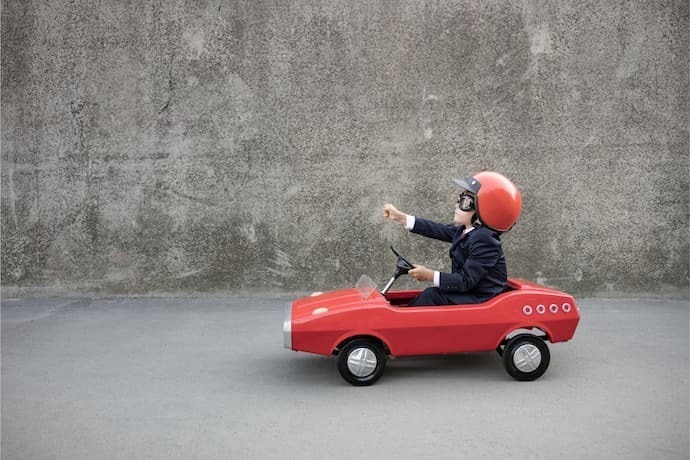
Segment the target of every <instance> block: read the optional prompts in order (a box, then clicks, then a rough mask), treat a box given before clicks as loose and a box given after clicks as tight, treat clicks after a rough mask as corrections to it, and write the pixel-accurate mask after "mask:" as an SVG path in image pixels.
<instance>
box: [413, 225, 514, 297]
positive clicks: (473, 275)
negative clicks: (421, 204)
mask: <svg viewBox="0 0 690 460" xmlns="http://www.w3.org/2000/svg"><path fill="white" fill-rule="evenodd" d="M463 230H465V227H464V226H463V225H461V226H455V225H445V224H439V223H437V222H433V221H430V220H428V219H423V218H420V217H415V224H414V227H413V228H412V230H411V231H412V232H413V233H417V234H419V235H423V236H426V237H429V238H434V239H437V240H441V241H446V242H449V243H451V246H450V251H449V255H450V259H451V271H450V272H441V277H440V286H439V289H440V291H441V292H442V293H443V294H444V295H445V296H446V297H447V298H448V299H449V300H450V301H451V302H453V303H457V304H460V303H479V302H484V301H485V300H487V299H490V298H491V297H493V296H495V295H497V294H500V293H501V292H503V291H504V290H505V288H506V285H507V283H508V270H507V268H506V260H505V256H504V255H503V247H502V246H501V240H500V239H499V235H498V233H496V232H494V231H493V230H490V229H488V228H486V227H479V228H477V229H475V230H472V231H471V232H469V233H467V234H465V235H463V234H462V232H463Z"/></svg>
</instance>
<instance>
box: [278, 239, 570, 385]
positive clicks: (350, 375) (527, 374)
mask: <svg viewBox="0 0 690 460" xmlns="http://www.w3.org/2000/svg"><path fill="white" fill-rule="evenodd" d="M391 249H393V248H391ZM393 252H395V254H396V255H397V256H398V262H397V265H396V271H395V273H394V275H393V277H392V278H391V280H390V281H389V282H388V284H387V285H386V287H385V288H384V289H383V290H382V291H381V292H378V291H376V286H375V284H374V283H373V281H371V279H369V278H368V277H366V276H362V278H360V280H359V282H358V283H357V285H356V286H355V287H354V288H351V289H342V290H337V291H332V292H327V293H317V294H313V295H312V296H310V297H304V298H301V299H297V300H295V301H294V302H291V303H289V304H288V305H286V307H285V318H284V322H283V337H284V344H285V347H286V348H288V349H292V350H295V351H305V352H309V353H317V354H321V355H336V356H337V357H338V370H339V372H340V374H341V375H342V377H343V378H344V379H345V380H346V381H348V382H349V383H351V384H352V385H357V386H362V385H371V384H373V383H374V382H376V381H377V380H378V379H379V378H380V377H381V375H382V374H383V371H384V369H385V367H386V360H387V357H388V356H394V357H399V356H414V355H434V354H452V353H464V352H478V351H493V350H496V351H498V353H499V354H500V355H501V356H502V359H503V365H504V366H505V369H506V371H507V372H508V374H510V376H512V377H513V378H515V379H516V380H523V381H527V380H535V379H537V378H539V377H540V376H541V375H542V374H543V373H544V372H545V371H546V369H547V368H548V366H549V361H550V353H549V348H548V346H547V345H546V341H549V342H551V343H556V342H566V341H568V340H570V339H572V338H573V335H574V333H575V329H576V328H577V324H578V322H579V320H580V315H579V312H578V309H577V306H576V305H575V301H574V299H573V297H572V296H570V295H568V294H566V293H564V292H559V291H556V290H553V289H549V288H546V287H544V286H540V285H537V284H533V283H530V282H527V281H523V280H519V279H515V278H509V279H508V289H507V290H506V292H504V293H502V294H499V295H498V296H496V297H494V298H492V299H490V300H488V301H487V302H484V303H480V304H470V305H444V306H429V307H408V306H407V304H408V303H409V302H410V301H411V300H412V299H414V298H415V297H416V296H417V295H418V294H419V293H420V292H421V291H419V290H404V291H391V292H389V289H390V288H391V286H392V285H393V283H394V282H395V280H396V279H397V278H398V277H399V276H400V275H403V274H406V273H407V271H408V270H410V269H411V268H412V264H410V263H409V262H408V261H407V260H405V258H404V257H402V256H400V254H398V253H397V252H396V251H395V249H393Z"/></svg>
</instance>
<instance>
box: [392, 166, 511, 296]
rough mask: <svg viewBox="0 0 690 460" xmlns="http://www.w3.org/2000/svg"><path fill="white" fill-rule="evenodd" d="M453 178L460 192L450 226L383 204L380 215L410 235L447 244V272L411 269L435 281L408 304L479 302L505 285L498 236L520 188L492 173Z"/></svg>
mask: <svg viewBox="0 0 690 460" xmlns="http://www.w3.org/2000/svg"><path fill="white" fill-rule="evenodd" d="M454 182H455V183H456V184H457V185H458V186H460V188H461V193H460V197H459V199H458V201H457V203H456V205H455V214H454V223H453V224H451V225H446V224H439V223H436V222H432V221H430V220H427V219H423V218H421V217H414V216H410V215H407V214H405V213H403V212H401V211H399V210H398V209H396V207H395V206H393V205H392V204H386V205H384V206H383V215H384V218H386V219H389V220H392V221H396V222H400V223H401V224H403V225H404V226H405V228H406V229H408V230H410V231H411V232H412V233H417V234H419V235H423V236H426V237H429V238H434V239H437V240H441V241H447V242H449V243H451V247H450V259H451V271H450V272H439V271H433V270H430V269H428V268H426V267H424V266H422V265H415V267H414V268H413V269H412V270H410V272H409V275H410V276H412V277H413V278H415V279H416V280H418V281H432V282H433V283H434V287H430V288H427V289H425V290H424V291H423V292H422V293H421V294H420V295H419V296H417V297H416V298H415V299H413V300H412V302H410V304H409V305H410V306H420V305H449V304H472V303H481V302H484V301H486V300H488V299H490V298H492V297H494V296H495V295H498V294H500V293H501V292H503V291H504V290H505V289H506V286H507V282H508V272H507V269H506V261H505V257H504V255H503V248H502V246H501V240H500V235H501V233H503V232H507V231H508V230H510V229H511V228H512V227H513V225H515V222H516V221H517V219H518V217H519V216H520V210H521V207H522V199H521V197H520V192H519V190H518V189H517V187H516V186H515V184H513V183H512V182H511V181H510V180H508V178H506V177H505V176H503V175H501V174H499V173H496V172H491V171H483V172H480V173H477V174H475V175H474V176H470V177H467V178H465V179H456V180H454Z"/></svg>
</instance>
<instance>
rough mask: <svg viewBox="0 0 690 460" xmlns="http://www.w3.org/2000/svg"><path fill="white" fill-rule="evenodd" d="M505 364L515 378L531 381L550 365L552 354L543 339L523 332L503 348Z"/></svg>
mask: <svg viewBox="0 0 690 460" xmlns="http://www.w3.org/2000/svg"><path fill="white" fill-rule="evenodd" d="M502 357H503V365H504V367H505V368H506V371H507V372H508V374H510V376H511V377H513V378H514V379H515V380H521V381H530V380H536V379H538V378H539V377H541V376H542V375H543V374H544V372H546V369H547V368H548V367H549V362H550V361H551V354H550V353H549V347H548V346H547V345H546V342H544V340H543V339H541V338H539V337H537V336H534V335H531V334H521V335H518V336H515V337H513V338H512V339H510V340H509V341H508V343H507V344H506V346H505V348H504V349H503V354H502Z"/></svg>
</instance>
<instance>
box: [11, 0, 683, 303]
mask: <svg viewBox="0 0 690 460" xmlns="http://www.w3.org/2000/svg"><path fill="white" fill-rule="evenodd" d="M687 60H688V5H687V2H682V1H671V2H664V3H663V4H661V3H658V2H618V1H613V0H607V1H603V2H590V3H586V4H583V3H570V4H569V3H563V2H558V1H552V0H547V1H540V2H537V1H526V2H524V1H507V2H506V1H489V2H487V1H479V0H466V1H461V2H440V3H439V2H430V1H422V2H420V1H402V2H397V3H394V4H392V3H390V2H385V1H367V2H361V1H359V2H348V3H342V2H336V1H330V0H325V1H319V2H304V1H290V2H275V1H269V2H259V3H257V2H253V1H246V0H233V1H229V2H211V1H202V2H194V3H185V2H161V1H155V0H147V1H142V2H138V3H136V4H131V3H122V2H105V3H102V2H101V3H94V2H91V1H87V0H76V1H73V2H68V3H59V2H58V3H56V2H42V1H38V0H30V1H18V0H8V1H6V2H4V3H3V8H2V168H1V169H2V193H1V195H2V197H1V206H2V229H1V230H2V267H3V269H2V284H3V285H4V286H6V287H7V286H11V287H20V288H21V289H23V290H24V291H23V292H31V291H27V289H41V290H44V291H48V292H104V293H150V292H193V291H202V292H217V291H239V290H245V291H246V290H254V289H263V290H279V291H291V290H295V289H298V290H324V289H328V288H332V287H338V286H343V285H349V284H351V283H353V282H354V281H355V280H356V279H357V278H358V277H359V275H360V274H361V273H364V272H366V273H368V274H369V275H371V276H373V277H375V278H377V279H384V278H386V276H387V275H388V271H389V266H390V264H391V258H390V255H389V253H388V249H387V248H388V246H389V245H390V244H393V245H395V246H397V247H398V248H399V249H401V250H402V251H403V252H404V253H405V254H406V255H408V256H409V257H410V258H411V259H413V260H415V261H417V262H419V263H422V264H425V265H427V266H431V267H434V268H437V269H441V270H444V269H447V265H448V261H447V257H446V256H445V254H446V251H447V248H446V247H445V246H442V245H438V244H435V243H429V242H427V241H421V240H419V239H415V238H413V237H409V236H408V235H406V234H405V233H404V232H402V231H399V229H397V228H396V229H393V228H391V227H390V226H389V225H387V224H384V223H383V222H382V219H381V211H380V210H381V206H382V204H383V203H384V202H386V201H390V202H393V203H395V204H396V205H398V206H399V207H400V208H401V209H403V210H405V211H408V212H410V213H414V214H418V215H422V216H426V217H430V218H433V219H437V220H447V221H450V220H451V218H452V206H453V198H452V195H453V193H454V189H453V186H452V182H451V179H452V178H453V177H456V176H463V175H465V174H469V173H472V172H475V171H477V170H480V169H483V168H487V169H495V170H498V171H500V172H503V173H504V174H506V175H507V176H509V177H510V178H512V179H513V180H514V181H515V182H516V183H517V184H518V186H519V187H520V189H521V190H522V193H523V201H524V204H525V208H524V212H523V215H522V218H521V220H520V222H519V223H518V225H517V226H516V227H515V229H514V230H513V231H512V232H511V234H509V235H506V237H505V238H504V246H505V250H506V256H507V260H508V264H509V270H510V272H511V274H512V275H513V276H519V277H523V278H527V279H531V280H536V279H539V280H542V281H543V282H546V283H549V284H552V285H555V286H557V287H560V288H562V289H565V290H569V291H571V292H575V293H578V294H602V293H603V294H605V295H617V294H620V293H628V294H630V293H639V294H646V293H650V292H651V293H654V294H672V295H679V294H680V295H684V296H687V289H688V276H689V272H688V209H689V208H688V193H689V192H688V170H689V168H688V115H687V114H688V106H687V94H688V93H687V88H688V72H687ZM286 267H288V268H286Z"/></svg>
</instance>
